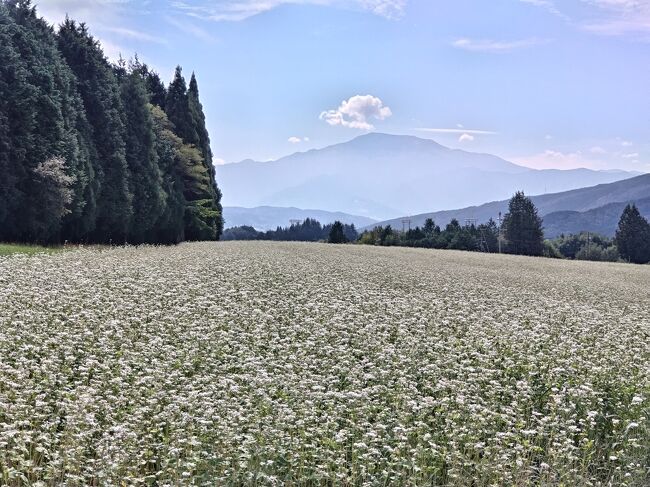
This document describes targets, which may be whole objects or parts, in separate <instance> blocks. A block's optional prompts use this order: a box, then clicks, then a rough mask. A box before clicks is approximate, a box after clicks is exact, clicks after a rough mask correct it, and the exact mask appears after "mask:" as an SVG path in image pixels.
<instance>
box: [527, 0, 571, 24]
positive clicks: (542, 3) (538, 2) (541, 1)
mask: <svg viewBox="0 0 650 487" xmlns="http://www.w3.org/2000/svg"><path fill="white" fill-rule="evenodd" d="M519 1H520V2H522V3H527V4H530V5H533V6H535V7H540V8H543V9H545V10H546V11H548V12H549V13H551V14H553V15H555V16H556V17H560V18H561V19H563V20H569V18H568V17H567V16H566V15H565V14H563V13H562V12H560V10H559V9H558V8H557V6H556V5H555V2H553V1H552V0H519Z"/></svg>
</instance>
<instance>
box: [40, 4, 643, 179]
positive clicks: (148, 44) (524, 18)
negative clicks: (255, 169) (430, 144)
mask: <svg viewBox="0 0 650 487" xmlns="http://www.w3.org/2000/svg"><path fill="white" fill-rule="evenodd" d="M35 3H36V4H37V5H38V9H39V11H40V13H41V14H42V15H44V16H45V17H46V18H47V19H48V20H49V21H50V22H52V23H56V22H60V21H61V20H62V19H63V17H64V16H65V14H66V13H68V14H70V16H71V17H73V18H76V19H79V20H83V21H86V22H87V23H88V24H89V26H90V29H91V31H92V32H93V33H94V34H95V35H96V37H98V38H99V39H100V40H101V41H102V43H103V45H104V47H105V50H106V52H107V54H108V55H109V56H110V57H111V58H116V57H117V56H118V55H119V53H122V55H123V56H124V57H129V56H130V55H132V54H133V53H134V52H137V53H138V54H139V56H140V58H141V59H143V60H144V61H145V62H147V63H149V64H150V65H152V66H153V67H154V68H155V69H156V70H158V71H159V72H160V74H161V75H162V76H163V78H164V79H167V80H168V79H169V78H171V75H172V73H173V69H174V67H175V66H176V64H181V65H182V66H183V68H184V72H185V73H186V74H187V76H188V77H189V75H190V73H191V72H192V71H195V72H196V74H197V77H198V81H199V89H200V90H201V98H202V101H203V105H204V109H205V111H206V116H207V120H208V128H209V130H210V135H211V139H212V147H213V152H214V153H215V156H216V157H217V158H218V159H220V160H222V161H225V162H235V161H239V160H242V159H245V158H253V159H256V160H269V159H275V158H278V157H280V156H283V155H286V154H289V153H292V152H295V151H303V150H308V149H311V148H318V147H323V146H326V145H329V144H332V143H336V142H342V141H345V140H349V139H351V138H353V137H355V136H357V135H361V134H363V133H367V132H368V131H370V130H375V131H380V132H388V133H396V134H410V135H417V136H421V137H427V138H432V139H435V140H436V141H438V142H440V143H442V144H444V145H447V146H450V147H454V148H462V149H466V150H471V151H477V152H489V153H493V154H497V155H499V156H502V157H505V158H507V159H509V160H512V161H514V162H517V163H520V164H525V165H529V166H531V167H557V168H573V167H591V168H596V169H612V168H621V169H628V170H637V171H644V172H650V1H649V0H562V1H552V0H490V1H486V0H40V2H38V1H37V2H35Z"/></svg>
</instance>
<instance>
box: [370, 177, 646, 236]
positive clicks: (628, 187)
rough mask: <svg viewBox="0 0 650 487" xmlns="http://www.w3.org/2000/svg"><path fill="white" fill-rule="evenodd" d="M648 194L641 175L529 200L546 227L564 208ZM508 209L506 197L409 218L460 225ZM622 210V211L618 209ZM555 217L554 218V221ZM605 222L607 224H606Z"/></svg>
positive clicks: (580, 209)
mask: <svg viewBox="0 0 650 487" xmlns="http://www.w3.org/2000/svg"><path fill="white" fill-rule="evenodd" d="M649 197H650V174H643V175H641V176H636V177H633V178H629V179H624V180H622V181H616V182H614V183H608V184H599V185H596V186H591V187H587V188H580V189H574V190H571V191H563V192H561V193H553V194H544V195H539V196H532V197H531V200H532V201H533V203H535V206H537V209H538V211H539V214H540V215H541V216H542V217H544V225H545V226H546V225H547V221H546V215H550V214H554V213H557V212H567V211H570V212H578V213H583V212H588V211H589V210H593V209H596V208H598V209H600V208H601V207H602V208H604V207H605V206H607V205H610V204H611V203H620V204H623V207H624V206H625V203H627V202H637V201H641V200H645V199H646V198H649ZM507 211H508V200H507V199H505V200H501V201H493V202H491V203H485V204H483V205H480V206H470V207H468V208H461V209H458V210H448V211H437V212H433V213H422V214H419V215H415V216H411V217H410V220H411V226H412V227H415V226H418V225H419V226H422V225H424V221H425V220H426V219H427V218H432V219H433V220H434V221H435V222H436V223H437V224H438V225H440V226H444V225H446V224H447V223H449V222H450V221H451V219H452V218H456V219H457V220H458V221H459V222H460V223H461V224H463V223H465V221H466V220H476V221H477V222H478V223H481V222H485V221H487V220H489V219H490V218H493V219H495V220H496V219H497V218H498V217H499V212H501V213H503V214H505V213H506V212H507ZM603 211H608V210H603ZM612 211H613V210H612ZM621 211H623V210H622V209H621ZM596 215H602V218H605V216H604V214H603V213H602V212H601V211H599V212H594V213H593V214H585V216H584V218H589V216H594V218H600V216H598V217H596ZM565 216H566V215H565ZM618 217H620V212H619V213H618ZM618 217H617V218H616V223H618ZM554 218H555V219H556V220H554ZM573 218H574V222H576V226H574V227H571V228H578V227H580V226H581V225H582V224H584V223H582V224H581V223H579V221H578V220H577V218H578V217H576V216H575V215H573ZM561 219H562V217H561V216H557V215H556V216H554V217H553V218H552V219H551V222H556V221H559V220H561ZM376 225H384V226H385V225H392V226H393V227H394V228H402V218H396V219H392V220H387V221H383V222H379V223H377V224H376ZM607 225H609V223H608V224H607ZM607 225H605V228H607ZM372 226H374V225H372ZM549 229H551V227H549ZM583 229H584V230H589V228H578V230H577V231H580V230H583ZM594 231H595V230H594ZM551 233H552V232H548V233H547V236H552V235H551ZM560 233H561V232H560Z"/></svg>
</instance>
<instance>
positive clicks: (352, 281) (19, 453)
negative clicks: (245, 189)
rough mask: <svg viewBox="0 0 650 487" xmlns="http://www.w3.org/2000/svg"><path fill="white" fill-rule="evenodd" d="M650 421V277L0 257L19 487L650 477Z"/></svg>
mask: <svg viewBox="0 0 650 487" xmlns="http://www.w3.org/2000/svg"><path fill="white" fill-rule="evenodd" d="M649 415H650V266H634V265H626V264H603V263H590V262H568V261H556V260H551V259H539V258H537V259H536V258H526V257H514V256H501V255H485V254H479V253H462V252H454V251H432V250H417V249H405V248H397V247H393V248H378V247H369V246H354V245H342V246H335V245H325V244H300V243H262V242H246V243H241V242H233V243H217V244H214V243H196V244H182V245H179V246H177V247H139V248H135V247H131V248H112V249H81V250H73V251H66V252H60V253H56V254H51V255H39V256H30V257H28V256H19V255H14V256H8V257H0V484H1V485H9V486H14V485H38V486H45V485H71V486H75V485H79V486H81V485H157V486H176V485H206V486H207V485H294V486H298V485H314V486H316V485H343V486H346V485H348V486H357V485H359V486H366V485H367V486H385V485H397V486H401V485H411V486H415V485H441V486H442V485H449V486H456V485H458V486H460V485H471V486H476V487H478V486H499V485H515V486H520V485H548V486H551V485H553V486H555V485H564V486H567V487H570V486H582V485H611V486H643V485H645V486H647V485H649V482H650V470H649V468H650V419H649V417H650V416H649Z"/></svg>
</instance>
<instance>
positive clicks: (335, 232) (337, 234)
mask: <svg viewBox="0 0 650 487" xmlns="http://www.w3.org/2000/svg"><path fill="white" fill-rule="evenodd" d="M327 241H328V242H329V243H332V244H341V243H346V242H347V241H348V238H347V237H346V236H345V233H344V232H343V224H342V223H341V222H340V221H338V220H337V221H335V222H334V223H333V224H332V227H331V228H330V233H329V236H328V240H327Z"/></svg>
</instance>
